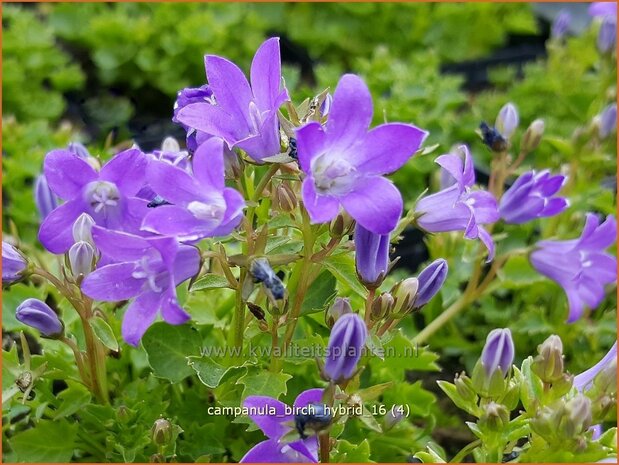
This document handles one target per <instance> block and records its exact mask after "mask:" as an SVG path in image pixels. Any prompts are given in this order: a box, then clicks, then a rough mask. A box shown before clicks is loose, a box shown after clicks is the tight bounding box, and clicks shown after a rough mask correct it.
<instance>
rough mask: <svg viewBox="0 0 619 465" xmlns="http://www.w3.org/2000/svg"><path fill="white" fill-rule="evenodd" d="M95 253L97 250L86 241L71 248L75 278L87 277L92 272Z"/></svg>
mask: <svg viewBox="0 0 619 465" xmlns="http://www.w3.org/2000/svg"><path fill="white" fill-rule="evenodd" d="M95 253H96V252H95V248H94V247H93V246H92V245H90V244H89V243H88V242H86V241H79V242H76V243H75V244H73V245H72V246H71V248H70V249H69V252H68V255H69V264H70V266H71V273H73V276H74V277H76V278H78V277H80V276H82V277H83V276H87V275H88V274H89V273H90V272H91V271H92V269H93V267H94V264H95Z"/></svg>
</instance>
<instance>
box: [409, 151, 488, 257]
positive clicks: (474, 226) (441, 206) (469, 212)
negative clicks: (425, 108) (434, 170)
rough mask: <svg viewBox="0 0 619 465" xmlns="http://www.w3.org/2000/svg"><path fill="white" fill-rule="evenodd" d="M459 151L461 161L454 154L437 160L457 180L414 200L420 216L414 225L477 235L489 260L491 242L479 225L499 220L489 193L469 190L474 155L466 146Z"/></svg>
mask: <svg viewBox="0 0 619 465" xmlns="http://www.w3.org/2000/svg"><path fill="white" fill-rule="evenodd" d="M459 150H460V151H461V152H462V153H463V154H464V162H463V161H462V158H461V157H460V156H459V155H455V154H447V155H441V156H440V157H438V158H437V159H436V163H438V164H439V165H440V166H441V167H442V168H443V169H444V170H445V171H447V172H448V173H449V174H450V175H451V177H452V178H453V179H455V181H456V182H455V184H452V185H451V186H449V187H447V188H445V189H443V190H441V191H439V192H437V193H436V194H432V195H429V196H427V197H424V198H422V199H421V200H419V202H417V206H416V208H415V209H416V211H417V213H419V214H420V215H421V216H420V217H419V218H418V219H417V224H418V225H419V226H421V227H422V228H423V229H425V230H426V231H429V232H447V231H464V237H466V238H467V239H477V238H479V239H481V241H482V242H483V243H484V245H485V246H486V247H487V249H488V261H491V260H492V259H493V258H494V242H493V241H492V236H491V235H490V234H489V233H488V231H486V230H485V229H484V227H483V226H482V225H484V224H491V223H494V222H496V221H498V219H499V211H498V209H497V203H496V200H495V198H494V196H493V195H492V194H491V193H490V192H486V191H482V190H479V191H473V190H471V187H472V186H473V184H475V170H474V167H473V158H472V157H471V153H470V152H469V149H468V147H466V146H465V145H462V146H460V148H459Z"/></svg>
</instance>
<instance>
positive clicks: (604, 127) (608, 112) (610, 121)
mask: <svg viewBox="0 0 619 465" xmlns="http://www.w3.org/2000/svg"><path fill="white" fill-rule="evenodd" d="M616 129H617V104H616V103H613V104H611V105H608V106H607V107H606V108H604V110H603V111H602V114H601V115H600V129H599V131H600V132H599V133H600V139H606V138H607V137H608V136H609V135H610V134H611V133H612V132H613V131H615V130H616Z"/></svg>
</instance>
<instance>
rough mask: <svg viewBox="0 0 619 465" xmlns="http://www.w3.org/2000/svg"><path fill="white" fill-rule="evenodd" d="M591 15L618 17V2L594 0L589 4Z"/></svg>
mask: <svg viewBox="0 0 619 465" xmlns="http://www.w3.org/2000/svg"><path fill="white" fill-rule="evenodd" d="M589 15H591V16H593V17H594V18H595V17H599V16H613V17H615V18H616V17H617V3H616V2H593V3H591V5H589Z"/></svg>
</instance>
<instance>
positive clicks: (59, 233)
mask: <svg viewBox="0 0 619 465" xmlns="http://www.w3.org/2000/svg"><path fill="white" fill-rule="evenodd" d="M84 208H85V206H84V203H83V202H82V200H81V199H76V200H70V201H68V202H67V203H65V204H63V205H60V206H59V207H58V208H56V209H55V210H54V211H52V212H51V213H50V214H49V215H47V217H46V218H45V220H43V223H41V227H40V228H39V241H40V242H41V244H43V247H45V248H46V249H47V250H49V251H50V252H52V253H55V254H61V253H65V252H66V251H67V250H69V249H70V248H71V246H72V245H73V243H74V242H75V241H74V240H73V223H75V220H77V218H78V216H80V215H81V214H82V213H83V212H84Z"/></svg>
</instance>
